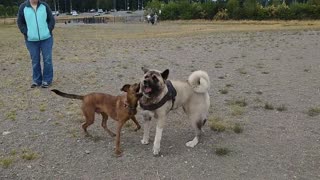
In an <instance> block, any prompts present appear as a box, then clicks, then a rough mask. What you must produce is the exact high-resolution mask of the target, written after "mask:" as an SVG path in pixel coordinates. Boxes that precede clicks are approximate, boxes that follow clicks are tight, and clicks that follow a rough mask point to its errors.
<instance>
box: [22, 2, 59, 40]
mask: <svg viewBox="0 0 320 180" xmlns="http://www.w3.org/2000/svg"><path fill="white" fill-rule="evenodd" d="M17 24H18V27H19V29H20V31H21V33H22V34H23V35H24V36H25V39H26V40H28V41H41V40H46V39H48V38H50V37H51V36H52V30H53V29H54V25H55V19H54V17H53V15H52V11H51V9H50V7H49V6H48V4H47V3H45V2H42V1H39V2H38V5H37V10H34V9H33V8H32V6H31V4H30V1H29V0H26V1H25V2H24V3H22V4H21V5H20V7H19V12H18V19H17Z"/></svg>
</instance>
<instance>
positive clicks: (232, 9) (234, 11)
mask: <svg viewBox="0 0 320 180" xmlns="http://www.w3.org/2000/svg"><path fill="white" fill-rule="evenodd" d="M226 7H227V9H228V12H229V16H230V18H232V19H240V18H241V16H242V14H241V8H240V2H239V0H229V1H228V3H227V6H226Z"/></svg>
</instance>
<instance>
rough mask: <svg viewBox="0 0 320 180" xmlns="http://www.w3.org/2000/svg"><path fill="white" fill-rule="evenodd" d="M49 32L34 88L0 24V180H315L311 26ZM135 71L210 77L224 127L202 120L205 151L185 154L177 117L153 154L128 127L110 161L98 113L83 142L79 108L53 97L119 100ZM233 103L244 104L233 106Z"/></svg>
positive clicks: (317, 36)
mask: <svg viewBox="0 0 320 180" xmlns="http://www.w3.org/2000/svg"><path fill="white" fill-rule="evenodd" d="M54 35H55V37H54V38H55V43H54V53H53V56H54V58H53V62H54V72H55V77H54V83H53V85H52V87H50V88H49V89H41V88H36V89H30V85H31V62H30V57H29V55H28V52H27V50H26V48H25V44H24V40H23V37H22V35H21V34H20V33H19V31H18V30H17V28H16V26H0V39H1V41H0V47H1V48H0V66H1V71H0V72H1V74H0V82H1V83H0V179H208V180H209V179H246V180H247V179H255V180H256V179H277V180H281V179H290V180H292V179H305V180H311V179H320V116H319V115H317V113H315V114H314V116H310V115H308V111H309V112H310V110H311V109H312V108H314V109H316V108H320V78H319V77H320V60H319V59H320V23H319V22H318V21H310V22H226V23H224V22H195V21H181V22H180V21H178V22H166V23H160V24H158V25H156V26H151V25H146V24H107V25H73V24H68V25H64V24H58V25H57V27H56V29H55V30H54ZM141 66H147V67H150V68H155V69H159V70H164V69H166V68H168V69H170V75H169V78H170V79H181V80H186V79H187V77H188V75H189V74H190V73H191V72H192V71H194V70H198V69H201V70H205V71H207V72H208V74H209V76H210V78H211V88H210V92H209V94H210V98H211V108H210V118H211V119H214V118H217V117H219V118H220V119H222V120H221V121H222V122H224V123H225V124H227V129H226V130H225V131H223V132H216V131H212V130H211V129H210V128H209V123H208V124H207V125H206V126H205V128H204V133H203V136H202V139H201V142H200V144H198V145H197V146H196V147H194V148H187V147H186V146H185V143H186V142H187V141H189V140H191V139H192V138H193V136H194V134H193V130H192V128H191V125H190V123H189V121H188V119H187V117H186V116H185V115H184V113H183V111H182V110H181V109H180V110H177V111H173V112H171V113H170V114H169V116H168V120H167V125H166V127H165V129H164V132H163V137H162V141H161V152H162V155H161V156H160V157H153V154H152V145H153V144H152V143H150V144H149V145H142V144H141V143H140V140H141V138H142V134H143V130H140V131H138V132H134V131H133V129H134V127H133V126H132V124H130V123H129V124H128V125H127V126H126V127H125V128H123V133H122V138H121V142H122V149H123V150H124V153H123V156H122V157H120V158H117V157H115V155H114V139H113V138H111V137H109V136H108V135H107V133H106V132H105V131H104V130H103V129H102V128H101V126H100V122H101V118H100V116H97V117H96V123H95V124H94V125H93V126H91V127H90V128H89V132H90V133H91V135H92V137H85V135H84V133H83V131H82V129H81V128H80V125H81V123H82V122H83V117H82V115H81V111H80V104H81V102H80V101H78V100H71V99H66V98H62V97H59V96H56V95H55V94H53V93H51V92H50V89H52V88H55V89H59V90H61V91H64V92H69V93H75V94H86V93H89V92H94V91H95V92H107V93H111V94H119V93H120V88H121V87H122V85H123V84H125V83H133V82H138V81H139V79H140V78H141V77H142V75H143V73H142V71H141V69H140V68H141ZM234 100H245V102H246V103H247V105H246V106H245V107H237V108H236V109H235V106H230V102H231V101H234ZM271 106H273V107H274V109H273V110H272V108H271ZM279 107H282V108H279ZM277 109H278V110H277ZM137 119H138V121H139V122H140V123H141V124H142V123H143V122H142V117H141V116H140V114H138V115H137ZM108 124H109V126H110V127H111V129H113V130H115V129H114V127H115V126H114V125H115V122H114V121H108ZM234 124H239V125H240V126H241V127H242V128H243V132H242V133H235V132H234V131H233V130H232V128H230V127H231V126H232V125H234ZM154 134H155V122H153V127H152V129H151V133H150V135H151V140H153V138H154ZM219 148H224V149H226V150H228V151H230V153H228V154H227V155H224V156H220V155H218V153H216V150H217V149H219Z"/></svg>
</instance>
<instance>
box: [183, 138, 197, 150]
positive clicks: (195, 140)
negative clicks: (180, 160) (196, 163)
mask: <svg viewBox="0 0 320 180" xmlns="http://www.w3.org/2000/svg"><path fill="white" fill-rule="evenodd" d="M198 142H199V140H198V138H194V139H193V140H192V141H189V142H187V143H186V146H188V147H192V148H193V147H195V146H196V145H197V144H198Z"/></svg>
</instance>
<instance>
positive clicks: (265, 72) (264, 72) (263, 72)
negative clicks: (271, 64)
mask: <svg viewBox="0 0 320 180" xmlns="http://www.w3.org/2000/svg"><path fill="white" fill-rule="evenodd" d="M261 73H262V74H270V72H268V71H262V72H261Z"/></svg>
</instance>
